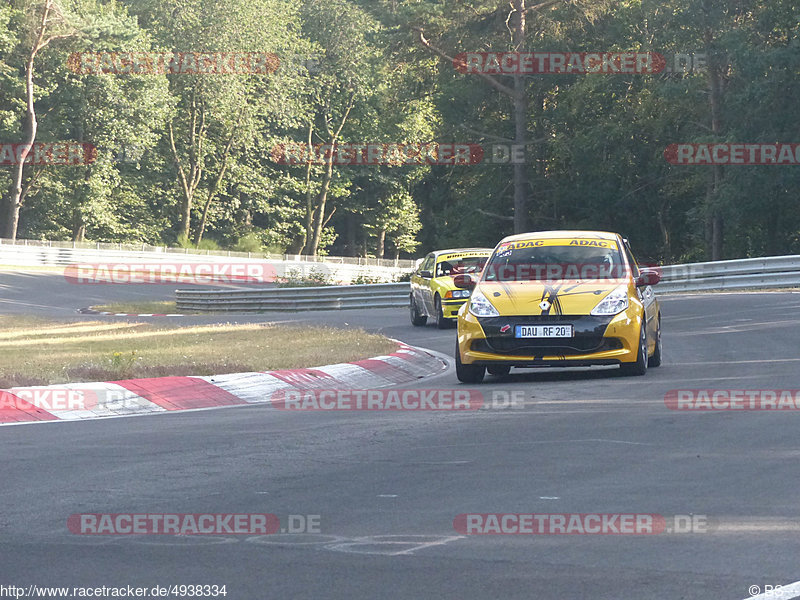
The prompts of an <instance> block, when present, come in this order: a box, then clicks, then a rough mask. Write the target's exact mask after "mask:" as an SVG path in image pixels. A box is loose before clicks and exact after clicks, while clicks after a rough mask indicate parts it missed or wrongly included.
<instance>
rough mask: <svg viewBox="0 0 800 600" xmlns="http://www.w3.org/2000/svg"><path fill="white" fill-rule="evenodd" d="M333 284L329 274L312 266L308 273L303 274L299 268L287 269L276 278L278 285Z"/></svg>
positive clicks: (307, 285)
mask: <svg viewBox="0 0 800 600" xmlns="http://www.w3.org/2000/svg"><path fill="white" fill-rule="evenodd" d="M322 285H334V281H333V280H332V279H331V276H330V275H326V274H325V273H323V272H322V271H320V270H318V269H315V268H312V269H311V270H310V271H309V272H308V275H303V274H302V271H301V270H300V269H287V270H286V274H285V275H284V276H283V277H279V278H278V287H287V288H288V287H318V286H322Z"/></svg>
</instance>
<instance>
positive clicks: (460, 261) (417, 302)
mask: <svg viewBox="0 0 800 600" xmlns="http://www.w3.org/2000/svg"><path fill="white" fill-rule="evenodd" d="M491 253H492V249H491V248H461V249H452V250H438V251H436V252H431V253H430V254H428V255H427V256H426V257H425V258H423V259H422V261H421V262H420V264H419V266H418V267H417V270H416V271H414V273H413V275H412V276H411V293H410V295H409V300H408V305H409V310H410V311H411V323H412V324H413V325H416V326H421V325H425V323H426V322H427V320H428V317H431V318H433V319H436V326H437V327H438V328H439V329H445V328H447V327H449V326H451V325H453V324H455V321H456V315H457V314H458V309H459V308H461V306H462V305H463V304H464V303H465V302H466V301H467V299H468V298H469V290H464V289H461V288H458V287H456V286H455V285H454V284H453V278H454V277H456V276H457V275H468V274H472V275H478V274H480V272H481V269H483V265H484V263H485V262H486V259H487V258H489V255H490V254H491Z"/></svg>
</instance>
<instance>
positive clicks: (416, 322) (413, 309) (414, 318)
mask: <svg viewBox="0 0 800 600" xmlns="http://www.w3.org/2000/svg"><path fill="white" fill-rule="evenodd" d="M408 310H409V312H410V313H411V324H412V325H413V326H414V327H422V326H423V325H425V323H427V322H428V317H426V316H425V315H421V314H419V311H418V310H417V301H416V300H414V294H411V295H410V296H409V301H408Z"/></svg>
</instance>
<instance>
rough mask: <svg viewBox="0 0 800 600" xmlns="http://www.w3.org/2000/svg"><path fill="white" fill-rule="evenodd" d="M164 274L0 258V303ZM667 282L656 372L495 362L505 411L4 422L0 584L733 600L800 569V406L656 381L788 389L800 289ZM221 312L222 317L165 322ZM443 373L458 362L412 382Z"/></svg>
mask: <svg viewBox="0 0 800 600" xmlns="http://www.w3.org/2000/svg"><path fill="white" fill-rule="evenodd" d="M170 292H171V288H170V287H169V286H115V287H112V286H108V287H104V286H103V287H101V286H93V287H91V288H86V289H77V288H75V286H70V285H69V284H67V283H65V282H64V280H63V279H62V278H59V277H57V276H53V275H43V274H8V273H3V274H0V312H2V313H3V314H8V313H17V314H21V313H29V314H41V315H48V316H58V317H65V318H80V319H87V318H102V319H107V318H113V317H87V316H78V315H75V314H74V311H75V309H77V308H80V307H83V306H87V305H89V304H94V303H97V302H100V301H103V300H123V299H130V298H134V297H137V296H138V297H140V298H143V297H148V298H152V297H153V296H154V295H156V296H160V297H163V298H169V297H170V295H171V293H170ZM88 296H90V297H88ZM87 297H88V299H87ZM26 299H32V300H33V305H32V306H30V307H26V306H24V301H25V300H26ZM662 302H663V303H662V310H663V314H664V350H665V362H664V365H663V366H662V367H661V368H659V369H654V370H651V371H649V372H648V374H647V375H646V376H645V377H644V378H641V377H639V378H622V377H618V376H616V375H615V374H614V373H613V372H611V371H608V370H602V369H595V370H591V371H585V370H584V371H580V372H576V371H557V372H538V373H537V372H531V371H527V372H519V374H516V375H515V374H512V376H511V377H509V378H508V379H507V380H503V381H499V380H496V379H494V378H487V380H486V381H487V382H486V383H485V384H484V385H483V386H481V387H480V388H479V389H480V391H481V392H483V393H484V394H485V395H486V394H490V393H491V391H492V390H523V391H524V393H525V394H526V398H527V402H526V404H525V407H524V408H523V409H521V410H514V411H491V412H489V411H478V412H469V413H466V412H464V413H432V412H420V413H408V412H392V413H359V412H339V413H330V412H316V413H312V412H305V413H303V412H301V413H286V412H279V411H275V410H272V409H270V408H268V407H265V406H248V407H242V408H234V409H225V410H217V411H210V412H197V413H182V414H168V415H158V416H154V417H135V418H126V419H111V420H97V421H89V422H69V423H57V424H45V425H22V426H12V427H0V444H2V450H3V460H2V462H1V463H0V482H2V483H1V484H0V485H2V488H0V489H2V510H0V573H2V574H3V577H2V581H0V583H2V584H5V585H9V584H14V585H20V586H27V585H29V584H34V583H35V584H40V585H69V586H99V585H104V584H105V585H109V586H122V585H127V584H130V585H141V586H150V587H151V586H153V585H157V584H158V585H170V584H190V583H204V584H218V585H222V584H226V585H227V591H228V596H227V598H232V599H234V600H240V599H243V600H251V599H252V600H256V599H271V598H342V599H350V598H404V599H411V598H453V599H464V598H468V599H473V598H474V599H484V598H503V599H513V598H525V599H529V598H535V599H537V600H563V599H585V598H587V599H588V598H591V599H593V600H594V599H609V600H612V599H613V600H622V599H625V600H642V599H647V598H665V599H678V598H682V599H686V600H691V599H733V600H736V599H743V598H747V597H748V596H749V595H750V594H749V592H748V588H749V587H750V586H751V585H759V586H761V587H762V588H763V586H764V585H765V584H772V585H777V584H788V583H791V582H795V581H797V580H799V579H800V569H798V556H800V535H798V534H799V533H800V494H799V493H798V483H797V482H798V458H800V435H798V428H800V414H798V413H797V412H781V413H778V412H675V411H670V410H668V409H667V408H666V407H665V405H664V401H663V398H664V394H665V393H666V392H667V391H668V390H671V389H676V388H682V387H683V388H715V387H718V388H734V389H743V388H744V389H761V388H765V389H778V388H798V387H800V385H798V380H799V379H800V378H799V377H798V372H800V368H799V367H800V350H798V341H797V340H798V339H800V323H799V322H798V319H797V317H796V315H797V313H798V309H800V295H798V294H793V293H781V292H778V293H763V294H737V295H729V294H712V295H706V296H683V297H679V296H672V297H664V298H662ZM216 320H232V319H231V318H230V317H222V318H219V317H183V318H182V320H181V321H180V322H181V323H187V324H188V323H201V322H212V321H216ZM235 320H237V321H242V322H252V321H266V320H280V321H287V320H301V321H310V322H314V323H329V324H332V325H344V324H346V325H348V326H362V327H365V328H366V329H370V330H375V331H381V332H383V333H385V334H387V335H389V336H391V337H395V338H398V339H401V340H403V341H405V342H408V343H410V344H414V345H420V346H423V347H427V348H431V349H433V350H438V351H441V352H444V353H447V354H450V353H451V351H452V346H453V344H454V335H455V334H454V331H453V330H449V331H447V330H445V331H438V330H436V329H435V328H434V327H432V326H428V327H425V328H412V327H411V326H410V324H408V317H407V314H406V311H402V310H400V311H393V310H374V311H363V312H362V311H343V312H330V313H303V314H299V315H285V314H281V315H253V316H246V317H238V318H236V319H235ZM331 362H335V358H333V357H332V360H331ZM456 385H458V384H457V383H456V381H455V376H454V374H453V373H452V372H450V373H448V374H446V375H443V376H441V377H438V378H435V379H431V380H427V381H423V382H420V384H419V385H418V387H435V388H448V387H452V386H456ZM81 512H84V513H85V512H95V513H120V512H141V513H146V512H150V513H158V512H164V513H170V512H171V513H176V512H184V513H201V512H212V513H248V512H252V513H263V512H269V513H275V514H278V515H286V514H319V515H321V520H322V532H323V534H324V535H323V536H288V535H287V536H268V537H267V538H258V539H247V538H235V537H228V538H210V537H189V538H171V537H157V536H150V537H137V536H127V537H89V536H76V535H73V534H70V533H69V532H68V531H67V529H66V518H67V516H68V515H70V514H72V513H81ZM466 512H483V513H490V512H494V513H500V512H524V513H530V512H537V513H540V512H547V513H567V512H577V513H588V512H598V513H615V512H619V513H658V514H662V515H674V514H689V513H693V514H695V515H705V516H707V518H708V521H709V523H710V525H711V527H710V529H709V531H708V532H706V533H694V534H670V535H667V534H664V535H656V536H613V535H608V536H602V535H600V536H581V535H551V536H496V535H491V536H470V537H459V536H458V533H457V532H455V531H454V530H453V527H452V521H453V517H454V516H455V515H457V514H459V513H466ZM377 536H398V537H377ZM388 542H394V543H388ZM793 596H794V594H793V595H792V597H793ZM773 597H777V596H773ZM780 597H783V598H787V597H790V596H788V595H785V596H780Z"/></svg>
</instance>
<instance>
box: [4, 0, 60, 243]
mask: <svg viewBox="0 0 800 600" xmlns="http://www.w3.org/2000/svg"><path fill="white" fill-rule="evenodd" d="M51 6H52V1H51V0H47V1H46V2H45V3H44V6H43V8H42V20H41V21H40V24H39V31H38V33H37V35H36V39H35V40H34V42H33V46H31V52H30V54H29V55H28V62H27V63H26V64H25V94H26V100H27V102H26V107H25V125H24V127H25V129H24V140H23V143H24V144H25V145H26V146H28V147H29V150H28V152H32V146H33V142H34V140H36V130H37V128H38V123H37V121H36V110H35V107H34V105H33V64H34V60H35V59H36V54H37V53H38V52H39V50H41V49H42V48H43V47H44V45H45V44H46V42H45V43H42V41H43V39H44V34H45V30H46V29H47V17H48V16H49V14H50V8H51ZM24 154H25V156H21V157H20V160H19V162H18V163H17V164H16V165H14V171H13V175H12V177H11V185H10V187H9V190H8V202H7V204H6V206H5V213H6V214H5V227H4V228H3V231H2V236H3V237H5V238H8V239H10V240H15V239H17V228H18V226H19V209H20V207H21V206H22V201H21V199H22V174H23V172H24V170H25V157H26V156H27V152H25V153H24Z"/></svg>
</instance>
